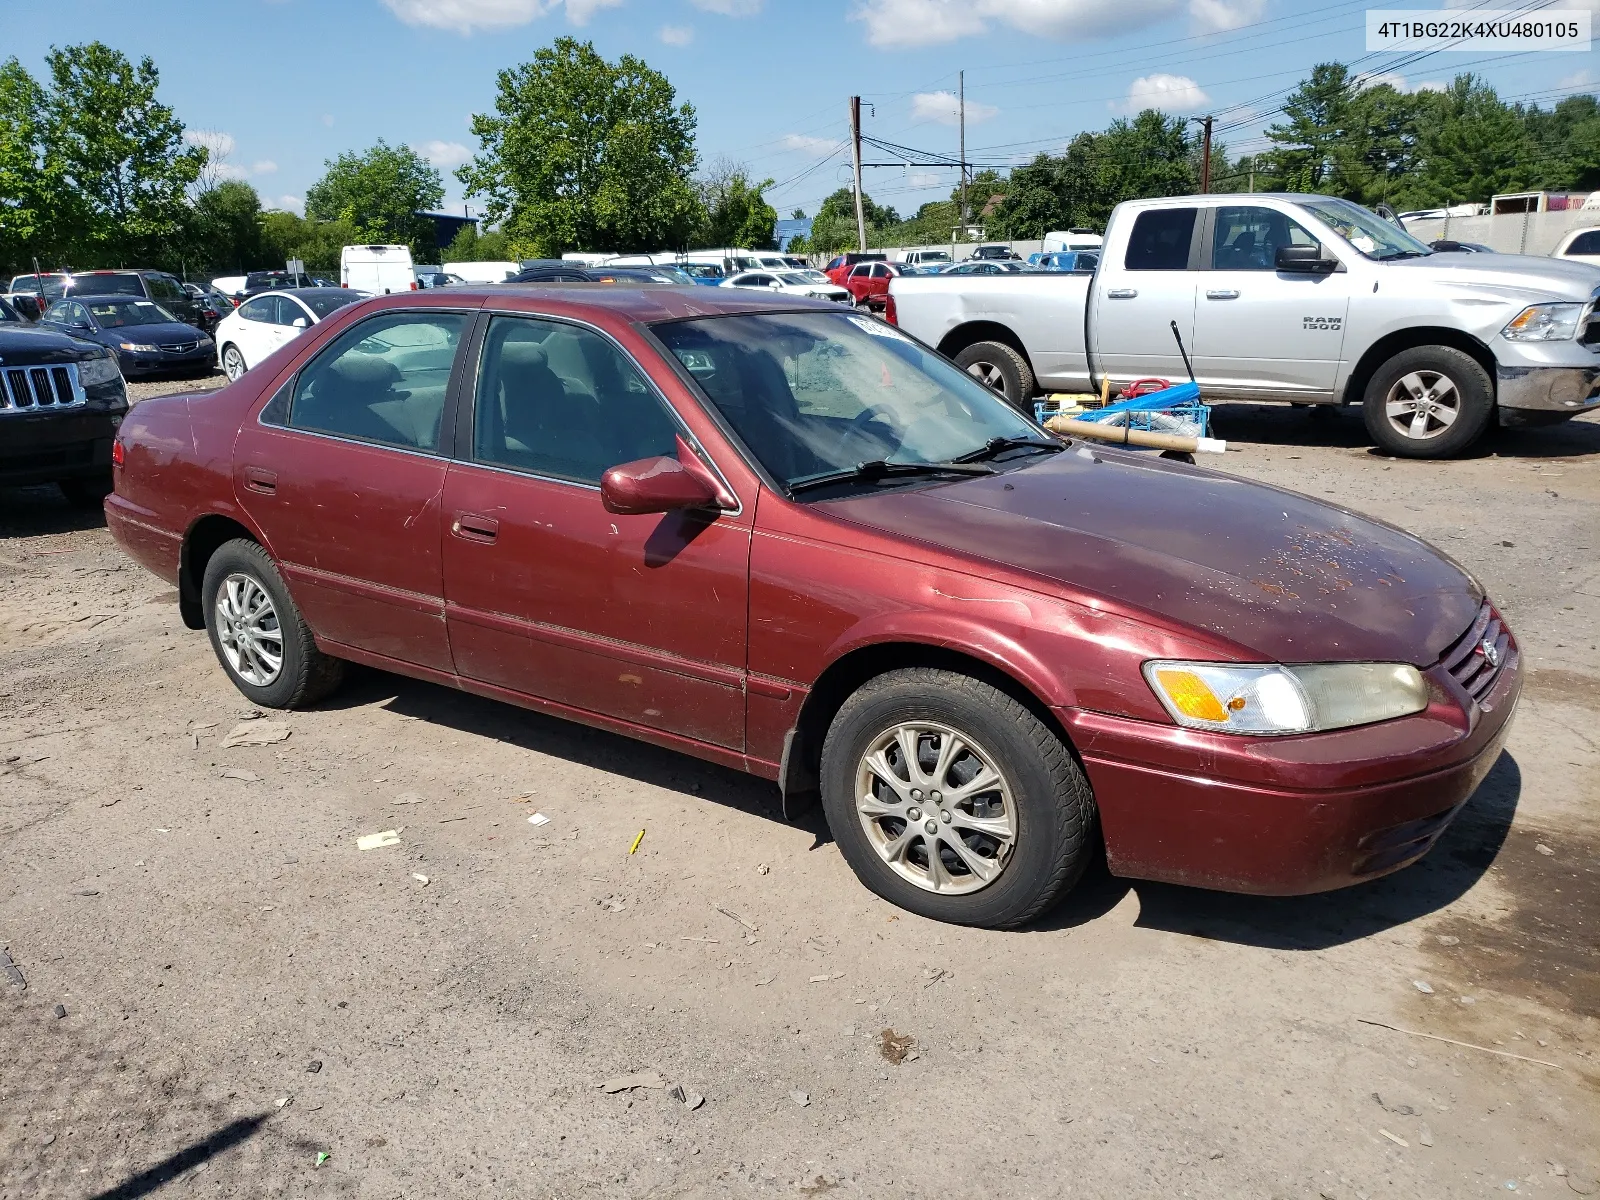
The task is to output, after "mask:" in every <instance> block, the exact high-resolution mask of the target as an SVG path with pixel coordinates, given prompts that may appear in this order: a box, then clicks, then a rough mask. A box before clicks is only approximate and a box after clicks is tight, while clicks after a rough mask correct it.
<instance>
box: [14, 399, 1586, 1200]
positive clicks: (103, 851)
mask: <svg viewBox="0 0 1600 1200" xmlns="http://www.w3.org/2000/svg"><path fill="white" fill-rule="evenodd" d="M204 385H205V382H204V381H199V382H197V383H196V384H195V385H194V386H204ZM174 387H175V385H171V384H155V385H140V387H139V388H138V389H136V390H138V391H142V392H144V393H146V394H150V393H154V392H158V391H167V390H173V389H174ZM1219 433H1220V436H1223V437H1227V438H1229V439H1232V440H1233V442H1234V444H1236V445H1237V446H1239V447H1240V451H1241V452H1240V453H1237V454H1234V453H1230V454H1228V455H1227V457H1226V461H1225V463H1224V466H1225V468H1226V469H1228V470H1231V471H1233V472H1236V473H1238V474H1241V475H1246V476H1251V477H1255V478H1260V479H1265V480H1270V481H1272V482H1275V483H1282V484H1286V485H1289V486H1292V487H1295V488H1297V489H1299V490H1301V491H1304V492H1307V493H1310V494H1311V495H1315V496H1321V497H1325V498H1328V499H1330V500H1332V501H1334V502H1336V503H1342V504H1348V505H1349V506H1351V507H1353V508H1357V509H1361V510H1364V511H1366V512H1369V513H1373V514H1375V515H1377V516H1380V517H1383V518H1385V519H1387V520H1389V521H1392V522H1394V523H1396V524H1399V525H1402V526H1404V527H1406V528H1408V529H1411V530H1414V531H1416V532H1417V533H1419V534H1421V535H1423V536H1425V537H1427V538H1429V539H1430V540H1432V541H1434V542H1435V543H1437V544H1438V545H1440V546H1442V547H1443V548H1444V549H1445V550H1447V551H1448V552H1449V553H1450V554H1452V555H1453V556H1454V557H1456V558H1457V559H1458V560H1460V561H1461V562H1462V563H1464V564H1465V565H1466V566H1468V567H1469V568H1470V569H1472V570H1473V571H1475V572H1476V573H1478V575H1479V576H1480V577H1481V578H1482V579H1483V580H1484V582H1485V584H1486V585H1487V586H1488V588H1489V590H1490V592H1491V594H1492V595H1494V596H1495V597H1496V599H1497V600H1498V601H1499V602H1500V604H1501V605H1502V607H1503V608H1504V609H1505V611H1506V612H1507V614H1508V616H1509V618H1510V620H1511V622H1512V624H1513V627H1514V628H1515V629H1516V631H1517V632H1518V634H1519V636H1520V637H1521V640H1522V643H1523V646H1524V653H1525V655H1526V661H1527V663H1528V666H1529V674H1528V688H1527V691H1526V692H1525V695H1524V701H1523V705H1522V711H1521V712H1520V713H1519V714H1518V717H1517V720H1516V724H1515V727H1514V729H1513V732H1512V735H1511V739H1510V743H1509V746H1508V748H1507V750H1506V752H1505V754H1504V756H1503V757H1502V759H1501V761H1500V762H1499V764H1498V765H1497V766H1496V768H1495V770H1494V771H1493V773H1492V774H1491V775H1490V776H1489V779H1488V780H1487V781H1486V782H1485V784H1484V785H1483V787H1482V788H1481V790H1480V791H1479V793H1478V795H1477V796H1476V797H1475V798H1474V800H1473V801H1472V803H1471V804H1470V805H1469V806H1468V809H1467V810H1466V812H1465V813H1464V814H1463V816H1462V818H1461V819H1460V820H1459V821H1458V822H1457V823H1456V824H1455V826H1454V827H1453V828H1452V830H1451V831H1450V833H1449V834H1448V836H1447V837H1446V838H1445V839H1444V841H1443V842H1442V843H1441V844H1440V845H1439V847H1438V848H1437V849H1436V850H1435V851H1434V853H1433V854H1432V855H1431V856H1430V857H1429V858H1428V859H1426V860H1424V862H1422V863H1421V864H1419V865H1418V866H1415V867H1413V868H1411V869H1409V870H1407V871H1404V872H1402V873H1400V874H1399V875H1397V876H1393V877H1391V878H1389V879H1386V880H1382V881H1378V882H1375V883H1372V884H1369V885H1366V886H1363V887H1360V888H1356V889H1352V890H1348V891H1345V892H1340V893H1335V894H1331V895H1325V896H1317V897H1310V898H1305V899H1297V900H1261V899H1246V898H1239V897H1229V896H1223V895H1217V894H1212V893H1206V892H1199V891H1193V890H1188V889H1183V888H1177V887H1170V886H1164V885H1153V884H1143V883H1132V884H1130V883H1127V882H1123V881H1118V880H1113V879H1110V878H1107V877H1105V876H1103V875H1101V876H1099V877H1095V878H1091V879H1090V880H1089V881H1088V882H1087V883H1086V884H1085V885H1084V886H1083V887H1082V888H1081V889H1080V890H1079V891H1078V892H1077V893H1075V894H1074V895H1073V897H1071V898H1070V899H1069V901H1068V903H1067V904H1066V905H1065V906H1064V907H1063V908H1062V909H1060V910H1059V911H1058V912H1056V913H1055V914H1053V915H1052V916H1051V917H1050V918H1049V919H1048V920H1046V921H1045V922H1044V923H1042V924H1041V925H1039V926H1037V927H1035V928H1033V929H1031V930H1028V931H1026V932H1021V933H1012V934H1001V933H988V932H982V931H975V930H966V929H957V928H953V927H949V926H941V925H937V924H934V923H931V922H927V921H923V920H921V919H919V918H916V917H913V916H911V915H909V914H906V913H902V912H899V911H898V910H895V909H893V908H891V907H889V906H887V905H885V904H884V903H882V902H881V901H879V900H877V899H876V898H875V897H874V896H872V895H871V894H870V893H868V892H867V891H866V890H865V889H863V888H862V887H860V886H859V885H858V884H857V883H856V882H855V880H854V878H853V877H852V876H851V875H850V873H849V871H848V869H847V868H846V867H845V865H844V863H843V862H842V860H841V859H840V857H839V855H838V854H837V852H836V851H835V849H834V847H833V846H832V845H831V843H829V841H828V839H827V836H826V831H825V830H824V828H823V827H822V825H821V823H820V821H819V819H818V818H817V817H816V816H814V815H813V816H811V817H810V818H808V819H806V820H803V821H801V822H800V823H798V824H785V823H784V822H783V821H782V820H781V819H780V818H779V816H778V812H777V804H776V801H777V796H776V792H775V790H774V789H773V788H772V787H771V786H769V785H767V784H764V783H762V782H760V781H756V780H752V779H748V778H745V777H742V776H739V775H736V774H733V773H731V772H727V771H723V770H720V769H717V768H714V767H711V766H707V765H704V764H701V763H698V762H695V761H692V760H689V759H684V758H679V757H676V756H674V755H672V754H669V753H667V752H665V751H659V750H656V749H653V748H650V747H645V746H641V745H637V744H634V743H631V742H627V741H624V740H622V739H619V738H616V737H612V736H609V735H606V734H602V733H598V732H594V731H590V730H585V729H582V728H579V727H577V726H573V725H568V724H564V723H561V722H558V721H555V720H551V719H546V718H544V717H540V716H535V715H531V714H528V713H524V712H521V711H519V710H515V709H512V708H508V707H504V706H500V705H497V704H493V703H490V702H488V701H484V700H480V699H477V698H474V697H469V696H465V695H461V694H457V693H454V692H451V691H447V690H444V689H441V688H438V687H433V686H430V685H425V684H420V683H414V682H411V681H408V680H405V679H401V678H396V677H392V676H387V675H382V674H379V673H376V672H371V671H359V672H356V673H354V676H353V678H352V679H351V680H350V682H349V683H348V684H347V686H346V687H345V688H344V689H343V690H342V691H341V692H340V693H338V694H337V695H336V696H335V697H333V698H332V699H331V701H330V702H328V703H327V704H325V705H324V706H323V707H321V708H319V709H317V710H316V711H311V712H299V713H292V714H288V715H287V716H285V717H283V718H282V719H283V720H285V721H286V722H287V724H288V726H289V728H290V729H291V730H292V734H291V736H290V737H289V738H288V740H286V741H284V742H282V743H280V744H276V745H269V746H259V747H246V748H236V749H222V748H221V745H220V743H221V740H222V738H223V736H224V735H226V734H227V733H228V732H229V730H230V729H231V728H232V727H233V726H234V724H235V722H236V721H238V719H239V718H240V717H241V716H242V715H244V714H245V713H246V711H247V706H246V705H245V703H244V701H243V699H242V697H241V696H239V694H238V693H237V692H235V691H234V689H233V688H232V687H231V686H230V685H229V684H228V683H227V682H226V680H225V678H224V676H223V675H222V673H221V671H220V669H219V668H218V667H217V666H216V664H215V661H214V659H213V657H212V654H211V650H210V647H209V645H208V644H207V642H206V640H205V637H204V636H203V635H202V634H196V633H191V632H189V631H187V630H185V629H183V628H182V626H181V624H180V622H179V620H178V615H177V608H176V594H175V593H174V592H173V591H172V590H171V589H169V588H168V587H167V585H166V584H164V583H162V582H160V581H159V580H157V579H155V578H154V577H152V576H150V575H148V574H146V573H145V572H144V571H142V570H141V569H139V568H137V567H135V566H134V565H133V564H132V563H130V562H128V561H126V560H125V559H124V558H123V557H122V555H121V554H120V553H119V552H118V551H117V549H116V547H115V546H114V545H113V544H112V542H111V540H110V538H109V536H108V535H107V533H106V531H105V528H104V526H103V523H102V521H101V519H100V518H99V517H98V515H84V514H82V513H76V512H73V511H71V510H69V509H67V508H66V507H65V506H64V504H63V503H62V502H61V500H60V499H59V498H58V496H57V495H56V493H55V491H54V490H53V489H50V488H36V489H28V490H23V491H11V492H4V493H0V581H3V583H4V588H5V596H6V600H7V603H6V604H5V605H4V607H3V608H0V944H4V945H5V946H7V947H8V948H9V953H10V956H11V958H12V959H13V960H15V963H16V966H17V967H18V968H19V969H20V971H21V972H22V974H23V975H24V976H25V978H26V981H27V987H26V990H25V991H23V990H20V989H19V988H17V987H16V986H15V985H14V984H12V983H8V982H7V980H6V976H5V972H4V970H3V965H4V964H3V960H0V1005H3V1007H0V1013H3V1019H0V1197H3V1198H5V1200H22V1198H24V1197H26V1198H28V1200H37V1198H40V1197H57V1196H60V1197H90V1196H107V1197H119V1198H128V1197H134V1196H142V1195H146V1194H148V1193H150V1192H152V1191H155V1190H156V1189H158V1188H160V1189H161V1190H160V1194H161V1195H169V1194H170V1195H188V1194H193V1195H223V1196H251V1197H255V1196H300V1195H315V1196H359V1197H407V1198H409V1197H433V1196H507V1197H532V1196H538V1197H545V1196H560V1197H598V1196H628V1197H640V1196H651V1197H656V1196H660V1197H667V1196H702V1195H707V1196H726V1195H731V1196H746V1195H753V1196H759V1195H812V1196H815V1195H822V1194H825V1193H830V1192H837V1193H838V1194H840V1195H859V1196H868V1197H886V1196H896V1197H899V1196H907V1197H910V1196H919V1197H920V1196H927V1197H933V1196H940V1197H950V1196H957V1197H965V1196H979V1195H985V1196H1005V1197H1035V1196H1037V1197H1044V1196H1052V1197H1053V1196H1086V1197H1109V1196H1119V1197H1122V1196H1130V1197H1131V1196H1139V1197H1144V1196H1149V1197H1175V1196H1180V1195H1182V1196H1195V1197H1262V1198H1267V1197H1307V1198H1312V1200H1315V1198H1317V1197H1331V1198H1335V1200H1346V1198H1349V1200H1355V1198H1357V1197H1378V1196H1429V1197H1436V1196H1437V1197H1454V1196H1479V1195H1487V1194H1489V1193H1490V1192H1501V1193H1504V1192H1505V1191H1506V1190H1508V1189H1513V1190H1515V1191H1516V1192H1517V1193H1518V1194H1525V1193H1533V1194H1537V1195H1545V1196H1558V1195H1573V1194H1577V1195H1600V1190H1597V1189H1600V1184H1597V1183H1596V1181H1595V1176H1596V1174H1597V1173H1600V1149H1597V1144H1596V1140H1595V1137H1594V1131H1595V1130H1596V1129H1597V1128H1600V1025H1597V1022H1600V952H1597V947H1596V942H1597V931H1600V891H1597V887H1596V883H1597V878H1600V876H1597V867H1600V837H1597V835H1596V831H1595V828H1594V824H1593V812H1594V806H1595V802H1596V800H1597V799H1600V735H1597V734H1596V733H1595V728H1596V719H1597V715H1600V651H1597V649H1596V645H1597V643H1600V638H1597V636H1596V633H1595V629H1596V626H1597V625H1600V565H1597V557H1596V553H1595V552H1596V550H1597V549H1600V470H1597V464H1600V421H1595V420H1587V421H1583V422H1579V423H1576V424H1572V425H1569V426H1565V427H1561V428H1558V429H1554V430H1548V431H1541V432H1527V433H1518V434H1497V435H1496V436H1495V437H1494V438H1493V440H1492V441H1491V442H1490V444H1489V445H1488V447H1487V448H1486V450H1485V452H1484V453H1482V454H1481V455H1480V456H1479V457H1476V458H1472V459H1469V460H1465V461H1460V462H1449V463H1414V462H1398V461H1391V460H1387V459H1384V458H1381V457H1378V456H1376V455H1374V454H1372V453H1370V452H1369V451H1368V449H1367V448H1366V446H1365V445H1364V444H1363V438H1362V432H1361V428H1360V424H1359V421H1358V420H1357V419H1356V418H1355V417H1354V416H1353V415H1352V414H1345V413H1326V414H1320V415H1318V414H1310V413H1305V412H1301V411H1297V410H1279V409H1253V408H1247V407H1237V406H1229V407H1225V408H1223V409H1222V410H1221V411H1220V413H1219ZM271 719H274V720H276V719H279V717H278V716H277V714H273V716H272V718H271ZM529 793H532V794H531V795H529ZM417 801H420V802H417ZM533 809H538V810H540V811H542V812H544V813H545V814H547V815H548V816H549V817H550V818H551V820H550V823H549V824H547V825H544V826H542V827H537V828H536V827H533V826H531V825H530V824H529V823H528V821H527V816H528V813H529V812H530V810H533ZM402 827H403V828H402ZM390 828H401V833H400V843H401V844H400V845H399V846H398V847H396V848H390V849H381V850H375V851H372V852H369V853H360V852H358V851H357V850H356V847H355V838H356V837H357V835H359V834H364V833H370V832H373V831H377V830H383V829H390ZM641 829H642V830H644V831H645V836H644V839H643V841H642V843H641V844H640V846H639V849H638V853H636V854H634V855H631V856H630V855H629V853H628V847H629V845H630V843H632V842H633V841H634V838H635V836H636V835H637V834H638V833H639V831H640V830H641ZM419 876H424V877H426V882H423V881H422V879H420V878H419ZM58 1006H60V1007H58ZM63 1012H64V1014H65V1015H61V1014H62V1013H63ZM1363 1021H1368V1022H1382V1023H1383V1024H1385V1025H1389V1026H1397V1027H1399V1028H1400V1029H1401V1030H1408V1031H1415V1032H1414V1033H1405V1032H1396V1031H1394V1030H1391V1029H1388V1028H1383V1027H1382V1026H1380V1025H1377V1024H1370V1023H1363ZM886 1030H893V1031H894V1036H896V1037H898V1036H901V1035H908V1036H909V1037H910V1038H912V1039H914V1043H913V1044H912V1046H911V1047H910V1049H909V1051H907V1050H906V1049H904V1043H899V1042H897V1043H894V1044H893V1045H898V1046H900V1047H901V1049H898V1050H896V1049H894V1048H893V1045H892V1046H891V1048H890V1050H889V1051H888V1052H886V1051H885V1048H884V1042H883V1039H884V1037H885V1033H884V1031H886ZM1420 1033H1427V1034H1432V1035H1435V1038H1442V1039H1455V1042H1467V1043H1472V1045H1473V1046H1475V1047H1482V1048H1469V1047H1466V1046H1461V1045H1457V1044H1455V1043H1454V1042H1451V1041H1443V1040H1430V1039H1427V1038H1424V1037H1421V1036H1416V1034H1420ZM1494 1051H1499V1052H1501V1053H1494ZM902 1055H903V1056H904V1057H903V1061H899V1062H894V1061H891V1059H894V1058H900V1057H901V1056H902ZM1512 1055H1520V1056H1523V1057H1522V1058H1517V1057H1511V1056H1512ZM1533 1059H1537V1060H1543V1062H1542V1063H1541V1062H1534V1061H1529V1060H1533ZM1546 1064H1548V1065H1546ZM636 1071H656V1072H659V1073H660V1075H661V1076H662V1077H664V1079H665V1080H666V1081H668V1082H669V1083H672V1084H678V1083H681V1084H682V1085H683V1086H684V1087H685V1088H686V1089H688V1090H690V1091H692V1092H696V1093H700V1094H703V1095H704V1096H705V1103H704V1104H703V1105H702V1106H700V1107H699V1108H697V1109H693V1110H691V1109H690V1108H688V1107H687V1106H686V1105H685V1104H683V1103H680V1102H679V1101H678V1100H676V1099H674V1098H673V1097H672V1096H671V1094H670V1093H669V1092H668V1091H667V1090H665V1089H661V1088H639V1089H636V1090H632V1091H619V1092H616V1093H607V1092H605V1091H603V1090H601V1089H600V1088H599V1087H598V1086H596V1085H598V1084H600V1083H601V1082H602V1081H605V1080H607V1079H610V1078H612V1077H615V1076H621V1075H625V1074H628V1073H630V1072H636ZM323 1154H326V1155H327V1156H328V1157H327V1158H326V1159H325V1160H323V1161H321V1162H320V1165H319V1159H320V1158H321V1156H322V1155H323ZM179 1176H181V1178H177V1179H176V1181H175V1182H173V1181H172V1180H173V1179H174V1177H179Z"/></svg>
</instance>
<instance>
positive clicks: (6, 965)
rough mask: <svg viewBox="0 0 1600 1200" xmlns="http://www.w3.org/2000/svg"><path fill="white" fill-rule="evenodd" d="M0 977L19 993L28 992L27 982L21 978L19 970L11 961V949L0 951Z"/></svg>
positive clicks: (6, 948)
mask: <svg viewBox="0 0 1600 1200" xmlns="http://www.w3.org/2000/svg"><path fill="white" fill-rule="evenodd" d="M0 975H4V976H5V977H6V982H7V983H9V984H10V985H11V986H12V987H14V988H17V989H18V990H20V991H24V992H25V991H27V990H28V981H27V979H26V978H25V977H24V976H23V974H22V971H21V969H20V968H19V967H18V966H17V964H16V963H15V962H13V961H12V959H11V947H10V946H7V947H5V948H4V949H0Z"/></svg>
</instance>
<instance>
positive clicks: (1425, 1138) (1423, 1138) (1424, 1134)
mask: <svg viewBox="0 0 1600 1200" xmlns="http://www.w3.org/2000/svg"><path fill="white" fill-rule="evenodd" d="M1417 1141H1419V1142H1421V1143H1422V1144H1423V1145H1424V1146H1431V1145H1433V1130H1431V1129H1429V1128H1428V1127H1427V1126H1426V1125H1424V1126H1423V1127H1422V1128H1421V1129H1420V1130H1418V1131H1417Z"/></svg>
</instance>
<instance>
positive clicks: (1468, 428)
mask: <svg viewBox="0 0 1600 1200" xmlns="http://www.w3.org/2000/svg"><path fill="white" fill-rule="evenodd" d="M1362 411H1363V415H1364V416H1365V418H1366V424H1367V433H1368V434H1370V435H1371V436H1372V440H1373V441H1374V442H1376V443H1377V445H1378V447H1379V448H1380V449H1381V450H1383V451H1384V452H1385V453H1387V454H1393V455H1396V456H1397V457H1400V458H1454V457H1455V456H1456V455H1458V454H1462V453H1464V452H1465V451H1466V450H1467V449H1468V448H1470V447H1471V445H1472V444H1473V443H1474V442H1476V441H1477V440H1478V438H1479V437H1481V436H1482V435H1483V431H1484V430H1485V429H1486V428H1487V427H1488V424H1489V418H1490V417H1492V416H1493V415H1494V382H1493V380H1491V379H1490V378H1489V372H1487V371H1485V370H1484V369H1483V364H1482V363H1480V362H1479V361H1478V360H1477V359H1475V358H1473V357H1472V355H1470V354H1467V353H1465V352H1464V351H1461V350H1457V349H1455V348H1454V347H1451V346H1413V347H1412V348H1411V349H1409V350H1402V351H1400V353H1399V354H1396V355H1395V356H1394V357H1393V358H1391V359H1390V360H1389V361H1388V362H1386V363H1384V364H1383V365H1382V366H1381V367H1379V368H1378V369H1377V371H1376V372H1375V373H1374V374H1373V376H1372V378H1371V380H1369V381H1368V383H1367V390H1366V395H1365V396H1364V397H1363V399H1362Z"/></svg>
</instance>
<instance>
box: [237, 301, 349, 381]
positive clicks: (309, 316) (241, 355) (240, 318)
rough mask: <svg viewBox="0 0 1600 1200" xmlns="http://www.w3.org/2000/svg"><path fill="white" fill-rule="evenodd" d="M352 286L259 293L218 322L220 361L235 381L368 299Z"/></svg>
mask: <svg viewBox="0 0 1600 1200" xmlns="http://www.w3.org/2000/svg"><path fill="white" fill-rule="evenodd" d="M365 298H366V297H365V295H364V294H363V293H361V292H356V291H351V290H350V289H349V288H323V287H312V288H280V289H277V290H275V291H270V292H258V293H257V294H256V295H254V296H251V297H250V298H249V299H248V300H246V301H244V303H242V304H240V305H239V307H238V308H236V309H234V310H233V311H232V312H231V313H229V314H228V315H227V316H225V317H223V318H222V320H220V321H218V322H217V331H216V333H215V335H214V336H215V338H216V342H217V363H218V365H220V366H221V367H222V372H223V374H225V375H226V376H227V377H228V381H229V382H230V383H231V382H233V380H235V379H237V378H239V376H241V375H243V374H244V373H245V372H246V371H248V370H249V369H250V368H251V367H253V366H255V365H256V364H257V363H258V362H260V361H261V360H262V359H264V358H266V357H267V355H269V354H271V353H272V352H273V351H274V350H277V349H278V348H279V347H280V346H286V345H288V344H289V343H290V342H292V341H294V339H295V338H297V337H299V336H300V335H301V334H302V333H304V332H305V331H306V330H307V329H310V328H311V327H312V326H313V325H315V324H316V323H317V322H318V321H322V320H326V319H327V318H328V317H329V316H331V315H333V314H334V313H336V312H338V311H339V310H340V309H341V308H343V307H344V306H345V305H347V304H354V303H355V302H356V301H357V300H362V299H365Z"/></svg>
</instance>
